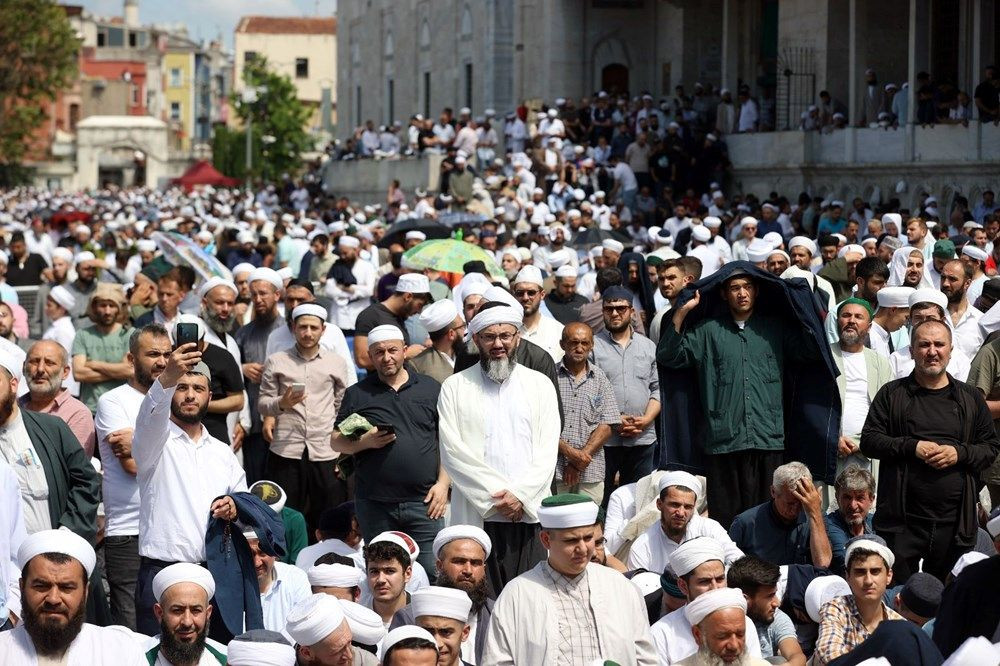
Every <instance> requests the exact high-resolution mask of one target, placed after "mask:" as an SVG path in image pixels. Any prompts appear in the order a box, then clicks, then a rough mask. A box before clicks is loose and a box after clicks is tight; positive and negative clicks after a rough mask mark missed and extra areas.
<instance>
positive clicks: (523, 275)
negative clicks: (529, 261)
mask: <svg viewBox="0 0 1000 666" xmlns="http://www.w3.org/2000/svg"><path fill="white" fill-rule="evenodd" d="M519 282H527V283H529V284H537V285H538V286H541V285H542V282H543V280H542V271H540V270H539V269H538V267H537V266H531V265H529V266H525V267H524V268H522V269H521V270H519V271H518V272H517V276H516V277H515V278H514V280H513V281H512V283H511V284H518V283H519Z"/></svg>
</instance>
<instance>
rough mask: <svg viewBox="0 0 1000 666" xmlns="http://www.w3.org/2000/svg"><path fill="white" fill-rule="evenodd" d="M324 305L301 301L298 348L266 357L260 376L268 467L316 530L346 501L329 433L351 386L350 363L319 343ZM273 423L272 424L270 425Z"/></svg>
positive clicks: (296, 318)
mask: <svg viewBox="0 0 1000 666" xmlns="http://www.w3.org/2000/svg"><path fill="white" fill-rule="evenodd" d="M326 317H327V313H326V309H325V308H323V307H322V306H320V305H318V304H316V303H303V304H302V305H299V306H298V307H296V308H295V309H294V310H293V311H292V316H291V320H292V327H293V331H292V332H293V334H294V335H295V346H294V347H292V348H290V349H286V350H283V351H279V352H277V353H276V354H274V355H272V356H270V357H268V359H267V362H266V363H265V364H264V372H263V375H262V377H261V385H260V398H259V402H258V409H259V410H260V414H261V417H263V418H267V417H271V418H274V419H276V423H275V424H274V425H273V426H271V423H274V422H271V421H269V422H268V423H265V424H264V438H265V439H268V440H269V441H270V442H271V446H270V451H269V453H268V461H267V468H268V472H269V474H270V476H271V478H272V479H274V481H275V482H276V483H277V484H278V485H280V486H281V487H282V488H284V489H285V492H286V493H287V494H288V505H289V506H291V507H293V508H295V509H298V510H300V511H302V513H303V515H305V517H306V522H307V523H308V524H309V525H311V526H312V527H313V528H315V527H316V526H317V525H319V515H320V513H321V512H322V510H323V508H324V507H326V506H328V505H329V504H330V503H333V504H340V502H342V501H344V500H346V499H347V488H346V484H344V482H343V481H341V480H340V479H339V478H338V476H337V470H336V465H337V463H336V459H337V452H336V451H335V450H334V449H333V447H332V446H331V444H330V431H331V430H333V423H334V420H335V419H336V418H337V414H338V412H339V410H340V403H341V402H342V401H343V398H344V391H346V390H347V363H346V362H345V361H344V359H342V358H341V357H340V356H339V355H338V354H335V353H333V352H331V351H329V350H327V349H323V348H322V346H321V345H320V339H321V338H322V336H323V331H324V329H325V328H326V327H327V326H328V324H327V323H326ZM269 426H270V427H269Z"/></svg>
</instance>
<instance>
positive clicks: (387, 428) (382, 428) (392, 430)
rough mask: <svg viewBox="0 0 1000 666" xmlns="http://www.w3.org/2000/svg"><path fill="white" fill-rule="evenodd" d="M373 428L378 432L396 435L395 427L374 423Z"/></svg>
mask: <svg viewBox="0 0 1000 666" xmlns="http://www.w3.org/2000/svg"><path fill="white" fill-rule="evenodd" d="M375 427H376V428H378V431H379V432H388V433H392V434H393V435H395V434H396V426H391V425H388V424H378V423H376V424H375Z"/></svg>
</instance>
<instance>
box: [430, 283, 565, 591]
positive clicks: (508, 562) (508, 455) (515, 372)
mask: <svg viewBox="0 0 1000 666" xmlns="http://www.w3.org/2000/svg"><path fill="white" fill-rule="evenodd" d="M522 316H523V315H522V312H521V310H520V308H517V307H514V306H513V305H512V304H507V303H499V302H496V303H487V304H485V305H483V306H482V308H481V309H480V311H479V313H478V314H477V315H476V316H475V317H473V319H472V322H471V323H470V324H469V331H470V333H471V335H472V339H473V341H474V342H475V344H476V346H477V347H478V349H479V355H480V362H479V363H478V364H476V365H474V366H472V367H471V368H468V369H466V370H463V371H462V372H459V373H456V374H454V375H452V376H451V377H449V378H448V379H446V380H445V382H444V384H442V385H441V393H440V395H439V398H438V416H439V422H438V436H439V440H440V451H441V464H442V465H443V466H444V468H445V471H446V472H447V473H448V476H449V477H450V478H451V479H452V496H451V522H452V523H453V524H466V525H474V526H476V527H480V526H481V527H482V528H483V529H484V530H485V531H486V533H487V534H488V535H489V537H490V539H491V540H492V542H493V543H494V544H496V547H495V548H494V551H493V557H492V558H490V561H489V563H488V565H487V567H488V569H487V572H488V576H489V579H490V582H491V583H492V585H493V589H495V590H500V589H503V586H504V585H505V584H506V583H507V581H509V580H511V579H512V578H514V577H515V576H518V575H520V574H522V573H524V572H525V571H527V570H528V569H530V568H531V567H532V566H534V565H535V564H536V563H538V561H539V560H541V559H542V558H543V557H544V554H543V553H542V551H541V548H540V546H539V545H538V540H537V538H536V536H537V532H538V513H537V512H538V506H539V504H540V503H541V501H542V499H543V498H544V497H546V496H548V494H549V490H550V486H551V484H552V477H553V474H554V473H555V465H556V454H557V453H558V447H559V434H560V422H559V419H558V418H553V416H554V415H556V414H558V413H559V404H558V397H557V395H556V391H555V387H553V385H552V382H551V380H550V379H549V378H548V377H547V376H545V375H543V374H541V373H539V372H536V371H534V370H529V369H528V368H526V367H524V366H522V365H520V364H518V363H517V362H516V361H515V356H514V352H515V351H516V349H517V345H518V343H519V341H520V332H521V330H522V328H521V319H522Z"/></svg>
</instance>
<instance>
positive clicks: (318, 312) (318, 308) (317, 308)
mask: <svg viewBox="0 0 1000 666" xmlns="http://www.w3.org/2000/svg"><path fill="white" fill-rule="evenodd" d="M306 315H312V316H313V317H319V320H320V321H323V322H325V321H326V319H327V316H328V313H327V311H326V308H324V307H323V306H322V305H320V304H319V303H303V304H302V305H296V306H295V309H294V310H292V321H295V320H296V319H298V318H299V317H304V316H306Z"/></svg>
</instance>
